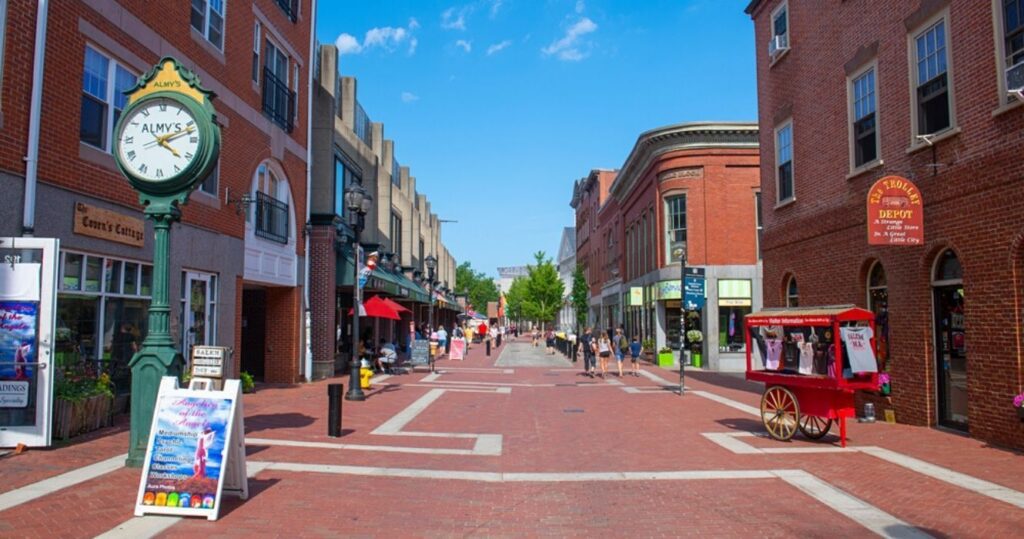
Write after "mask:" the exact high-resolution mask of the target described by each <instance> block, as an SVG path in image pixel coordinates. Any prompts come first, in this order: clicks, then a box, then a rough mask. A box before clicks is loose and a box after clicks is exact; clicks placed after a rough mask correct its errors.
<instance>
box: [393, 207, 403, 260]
mask: <svg viewBox="0 0 1024 539" xmlns="http://www.w3.org/2000/svg"><path fill="white" fill-rule="evenodd" d="M390 236H391V252H392V253H395V254H397V255H399V258H401V254H402V219H401V218H400V217H399V216H398V214H396V213H393V212H392V214H391V234H390Z"/></svg>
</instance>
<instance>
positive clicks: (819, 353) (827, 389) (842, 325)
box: [744, 305, 878, 447]
mask: <svg viewBox="0 0 1024 539" xmlns="http://www.w3.org/2000/svg"><path fill="white" fill-rule="evenodd" d="M744 326H745V328H746V340H747V380H755V381H758V382H764V384H765V390H764V394H763V395H762V397H761V421H762V422H763V423H764V426H765V428H766V429H767V430H768V434H769V435H770V436H771V437H772V438H775V439H776V440H783V441H785V440H789V439H791V438H792V437H793V435H794V434H796V431H797V430H798V429H799V430H800V432H802V433H803V434H804V436H806V437H808V438H810V439H812V440H818V439H820V438H823V437H824V436H825V435H826V434H828V431H829V429H831V428H832V424H833V422H838V423H839V439H840V443H841V444H842V446H843V447H846V418H848V417H854V398H853V397H854V391H856V390H858V389H862V390H870V391H876V390H877V389H878V364H877V360H876V355H875V338H874V335H875V316H874V314H873V313H872V312H871V311H868V310H865V309H860V308H857V307H854V306H853V305H840V306H829V307H800V308H787V309H766V310H763V311H760V312H757V313H753V314H751V315H748V316H747V317H746V319H745V320H744Z"/></svg>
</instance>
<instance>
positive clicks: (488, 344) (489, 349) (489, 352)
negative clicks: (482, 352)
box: [486, 339, 491, 356]
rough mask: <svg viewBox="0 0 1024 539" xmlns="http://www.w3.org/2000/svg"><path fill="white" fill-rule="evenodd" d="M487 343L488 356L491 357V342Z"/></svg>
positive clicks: (488, 340)
mask: <svg viewBox="0 0 1024 539" xmlns="http://www.w3.org/2000/svg"><path fill="white" fill-rule="evenodd" d="M486 343H487V345H486V346H487V355H488V356H490V355H491V340H490V339H487V341H486Z"/></svg>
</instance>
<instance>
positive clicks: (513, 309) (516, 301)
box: [505, 277, 526, 320]
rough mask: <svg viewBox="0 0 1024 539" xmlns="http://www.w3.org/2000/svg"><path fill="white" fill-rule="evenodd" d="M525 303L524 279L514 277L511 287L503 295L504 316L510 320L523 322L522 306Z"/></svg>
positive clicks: (523, 312) (523, 311)
mask: <svg viewBox="0 0 1024 539" xmlns="http://www.w3.org/2000/svg"><path fill="white" fill-rule="evenodd" d="M525 303H526V279H525V278H523V277H516V278H515V279H514V280H513V281H512V286H510V287H509V289H508V292H506V293H505V314H506V315H508V317H509V318H511V319H512V320H523V319H524V318H525V310H524V304H525Z"/></svg>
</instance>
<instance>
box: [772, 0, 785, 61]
mask: <svg viewBox="0 0 1024 539" xmlns="http://www.w3.org/2000/svg"><path fill="white" fill-rule="evenodd" d="M787 50H789V4H788V3H787V2H783V3H782V4H781V5H780V6H779V7H777V8H775V11H773V12H772V39H771V42H770V43H769V44H768V55H769V56H771V57H772V58H773V59H774V58H777V57H779V56H780V55H781V54H782V53H783V52H785V51H787Z"/></svg>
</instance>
